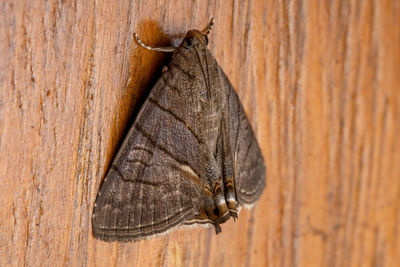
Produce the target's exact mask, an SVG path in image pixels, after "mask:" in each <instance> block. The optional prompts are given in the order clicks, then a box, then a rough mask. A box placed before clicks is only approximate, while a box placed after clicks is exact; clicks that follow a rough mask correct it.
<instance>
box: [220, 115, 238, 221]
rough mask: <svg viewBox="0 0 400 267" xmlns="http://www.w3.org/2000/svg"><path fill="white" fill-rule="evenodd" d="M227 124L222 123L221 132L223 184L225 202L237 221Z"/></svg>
mask: <svg viewBox="0 0 400 267" xmlns="http://www.w3.org/2000/svg"><path fill="white" fill-rule="evenodd" d="M225 125H226V123H225V121H224V119H223V120H222V122H221V130H222V138H221V140H222V150H223V153H222V160H221V161H222V164H223V166H222V169H223V176H222V177H223V183H224V188H225V201H226V203H227V204H228V209H229V213H230V215H231V216H232V217H233V220H234V221H236V219H237V218H238V210H237V204H238V202H237V198H236V190H235V182H234V171H233V158H232V149H231V146H230V143H229V135H228V131H227V130H226V126H225Z"/></svg>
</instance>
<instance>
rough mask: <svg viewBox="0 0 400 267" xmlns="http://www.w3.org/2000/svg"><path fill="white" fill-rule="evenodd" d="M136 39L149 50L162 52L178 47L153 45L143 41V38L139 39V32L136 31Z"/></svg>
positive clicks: (172, 50) (171, 50)
mask: <svg viewBox="0 0 400 267" xmlns="http://www.w3.org/2000/svg"><path fill="white" fill-rule="evenodd" d="M135 39H136V42H138V44H140V45H141V46H142V47H144V48H146V49H147V50H153V51H160V52H174V51H175V50H176V49H177V48H176V47H173V46H166V47H151V46H148V45H146V44H144V43H143V42H142V40H140V39H139V36H138V35H137V33H135Z"/></svg>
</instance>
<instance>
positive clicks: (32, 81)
mask: <svg viewBox="0 0 400 267" xmlns="http://www.w3.org/2000/svg"><path fill="white" fill-rule="evenodd" d="M211 17H214V18H215V20H216V25H215V27H214V29H213V31H212V33H211V35H210V44H209V48H210V49H211V51H212V52H213V53H214V56H215V57H216V58H217V60H218V61H219V63H220V65H221V66H222V68H223V69H224V70H225V72H226V73H227V75H228V76H229V78H230V80H231V82H232V84H233V85H234V87H235V88H236V90H237V92H238V94H239V96H240V98H241V100H242V102H243V104H244V106H245V109H246V112H247V114H248V116H249V118H250V120H251V122H252V125H253V127H254V129H255V132H256V135H257V137H258V140H259V142H260V145H261V147H262V150H263V154H264V157H265V160H266V164H267V168H268V178H267V189H266V190H265V192H264V194H263V195H262V198H261V200H260V201H259V203H258V205H257V206H256V207H255V208H254V209H253V210H251V211H247V210H242V212H241V213H240V216H239V220H238V222H237V223H236V224H234V223H233V222H232V221H230V222H228V223H226V224H224V225H223V232H222V234H220V235H218V236H216V235H215V234H214V230H212V229H204V228H193V229H180V230H177V231H174V232H172V233H171V234H169V235H166V236H162V237H158V238H153V239H150V240H147V241H141V242H137V243H106V242H102V241H99V240H96V239H94V238H93V237H92V235H91V223H90V218H91V213H92V208H93V203H94V200H95V197H96V194H97V191H98V189H99V186H100V183H101V181H102V179H103V177H104V175H105V172H106V171H107V167H108V166H109V164H110V162H111V160H112V158H113V155H114V153H115V152H116V150H117V149H118V146H119V145H120V143H121V140H122V139H121V138H123V136H124V135H125V134H126V132H127V129H128V128H129V126H130V124H131V123H132V122H133V119H134V115H135V113H136V112H137V109H138V108H139V107H140V103H141V101H142V100H143V98H144V97H145V96H146V95H147V93H148V92H149V90H150V89H151V87H152V85H153V84H154V83H155V81H156V80H157V77H158V76H159V75H160V72H161V68H162V66H163V65H164V64H166V63H167V62H168V57H169V56H168V55H166V54H163V53H159V52H151V51H146V50H144V49H142V48H138V46H137V44H136V43H135V42H134V40H133V33H134V32H138V34H139V35H140V36H141V38H142V39H143V40H144V41H145V42H146V43H149V44H153V45H160V44H161V45H165V44H168V42H169V40H171V39H173V38H176V37H181V36H183V35H184V34H185V32H186V31H187V30H189V29H192V28H198V29H199V28H200V29H202V28H204V27H205V26H206V25H207V23H208V21H209V19H210V18H211ZM0 40H1V42H0V58H1V60H0V86H1V89H0V90H1V91H0V179H1V180H0V181H1V187H0V218H1V220H0V265H1V266H7V265H15V266H23V265H27V266H40V265H43V264H44V265H47V266H63V265H68V266H134V265H138V266H139V265H142V266H148V265H154V266H156V265H165V266H166V265H168V266H396V265H397V266H398V264H399V262H400V136H399V133H400V119H399V117H400V72H399V70H400V2H399V1H392V0H375V1H371V0H370V1H355V0H354V1H317V0H315V1H272V0H271V1H263V0H259V1H209V2H208V3H207V1H200V2H195V1H129V0H120V1H68V0H66V1H41V0H36V1H29V0H26V1H12V0H6V1H2V3H1V4H0ZM126 85H128V86H126Z"/></svg>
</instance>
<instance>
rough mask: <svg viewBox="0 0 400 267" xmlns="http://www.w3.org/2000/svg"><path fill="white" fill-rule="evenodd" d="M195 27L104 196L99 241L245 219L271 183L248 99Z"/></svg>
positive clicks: (97, 220)
mask: <svg viewBox="0 0 400 267" xmlns="http://www.w3.org/2000/svg"><path fill="white" fill-rule="evenodd" d="M212 26H213V20H211V22H210V25H209V26H208V28H207V29H205V30H204V31H198V30H191V31H188V32H187V34H186V36H185V38H184V39H183V41H182V43H181V44H180V46H179V47H162V48H153V47H149V46H147V45H145V44H143V43H142V41H140V39H139V38H138V37H137V35H136V34H135V37H136V40H137V42H138V43H139V44H140V45H141V46H143V47H144V48H146V49H150V50H157V51H164V52H173V53H174V54H173V56H172V60H171V62H170V63H169V65H168V66H166V67H164V69H163V74H162V75H161V78H160V79H159V80H158V81H157V83H156V84H155V85H154V87H153V88H152V90H151V92H150V94H149V96H148V97H147V99H146V100H145V102H144V104H143V106H142V107H141V109H140V111H139V113H138V115H137V117H136V119H135V122H134V123H133V125H132V127H131V129H130V130H129V132H128V134H127V136H126V138H125V140H124V142H123V144H122V145H121V147H120V149H119V151H118V153H117V155H116V157H115V159H114V161H113V163H112V165H111V167H110V169H109V170H108V173H107V175H106V177H105V178H104V181H103V183H102V185H101V187H100V191H99V193H98V195H97V199H96V203H95V206H94V210H93V216H92V230H93V235H94V236H95V237H96V238H99V239H102V240H105V241H115V240H117V241H131V240H140V239H144V238H148V237H150V236H153V235H156V234H161V233H165V232H167V231H168V230H170V229H171V228H174V227H177V226H181V225H191V224H211V225H213V226H214V227H215V231H216V233H219V232H221V226H220V224H222V223H224V222H226V221H227V220H228V219H229V218H230V217H233V219H234V220H236V219H237V217H238V211H239V208H240V207H241V206H246V205H251V204H253V203H254V202H255V201H256V200H257V199H258V198H259V197H260V195H261V193H262V192H263V190H264V188H265V176H266V170H265V165H264V160H263V156H262V154H261V150H260V147H259V145H258V143H257V140H256V138H255V136H254V133H253V130H252V128H251V125H250V123H249V121H248V119H247V116H246V114H245V112H244V109H243V107H242V104H241V102H240V100H239V98H238V95H237V94H236V92H235V90H234V89H233V87H232V85H231V83H230V82H229V80H228V78H227V76H226V75H225V73H224V72H223V71H222V69H221V68H220V66H219V65H218V63H217V61H216V60H215V58H214V57H213V56H212V54H211V52H210V51H209V50H208V48H207V44H208V38H207V35H208V33H209V32H210V30H211V28H212Z"/></svg>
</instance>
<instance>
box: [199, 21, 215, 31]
mask: <svg viewBox="0 0 400 267" xmlns="http://www.w3.org/2000/svg"><path fill="white" fill-rule="evenodd" d="M214 21H215V20H214V18H212V19H211V20H210V24H208V27H207V28H205V29H204V30H203V31H202V32H203V33H204V34H205V35H208V34H209V33H210V31H211V30H212V28H213V26H214Z"/></svg>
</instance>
